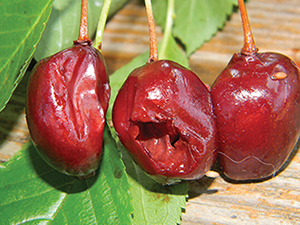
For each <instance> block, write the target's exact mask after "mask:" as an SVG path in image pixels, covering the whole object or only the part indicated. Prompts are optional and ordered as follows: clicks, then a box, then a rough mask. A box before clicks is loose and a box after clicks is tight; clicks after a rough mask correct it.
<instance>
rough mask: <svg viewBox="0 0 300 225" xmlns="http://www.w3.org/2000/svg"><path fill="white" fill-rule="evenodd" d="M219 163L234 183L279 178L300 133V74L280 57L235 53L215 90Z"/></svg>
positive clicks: (279, 55)
mask: <svg viewBox="0 0 300 225" xmlns="http://www.w3.org/2000/svg"><path fill="white" fill-rule="evenodd" d="M211 94H212V99H213V105H214V113H215V116H216V119H217V126H218V135H219V157H218V160H219V163H220V165H221V167H222V169H223V172H224V174H225V175H226V176H227V177H229V178H231V179H234V180H256V179H262V178H267V177H269V176H272V175H275V173H276V171H278V170H279V169H280V167H281V166H282V165H283V164H284V162H285V161H286V160H287V158H288V156H289V155H290V153H291V151H292V150H293V147H294V146H295V144H296V142H297V140H298V138H299V135H300V72H299V69H298V67H297V66H296V65H295V63H294V62H293V61H292V60H291V59H289V58H288V57H286V56H284V55H281V54H278V53H253V54H248V55H246V54H242V53H239V54H234V55H233V57H232V59H231V61H230V62H229V64H228V65H227V67H226V68H225V69H224V70H223V71H222V72H221V74H220V75H219V76H218V78H217V79H216V81H215V82H214V84H213V85H212V89H211Z"/></svg>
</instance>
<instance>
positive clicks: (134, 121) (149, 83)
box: [113, 60, 217, 184]
mask: <svg viewBox="0 0 300 225" xmlns="http://www.w3.org/2000/svg"><path fill="white" fill-rule="evenodd" d="M113 123H114V127H115V130H116V132H117V134H118V136H119V139H120V141H121V142H122V144H123V145H124V146H125V147H126V148H127V149H128V151H129V152H130V154H131V156H132V157H133V159H134V160H135V162H136V163H137V164H138V165H139V166H140V167H141V168H142V169H144V170H145V171H146V172H147V173H148V174H150V175H153V176H154V177H155V178H158V179H157V180H160V182H162V183H165V184H171V183H173V182H175V181H177V180H181V179H188V180H189V179H198V178H200V177H202V176H203V175H204V174H205V173H206V172H207V171H208V170H210V169H211V167H212V165H213V164H214V162H215V160H216V156H217V151H216V150H217V142H216V123H215V118H214V115H213V110H212V103H211V96H210V92H209V90H208V89H207V88H206V86H205V85H204V84H203V83H202V81H200V79H199V78H198V77H197V75H196V74H195V73H193V72H192V71H190V70H188V69H186V68H184V67H182V66H180V65H179V64H177V63H175V62H172V61H169V60H157V61H154V62H151V63H147V64H146V65H144V66H142V67H140V68H137V69H135V70H134V71H133V72H132V73H131V74H130V75H129V77H128V78H127V80H126V82H125V83H124V84H123V86H122V88H121V89H120V91H119V93H118V96H117V98H116V101H115V103H114V106H113Z"/></svg>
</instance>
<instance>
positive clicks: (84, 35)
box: [74, 0, 92, 45]
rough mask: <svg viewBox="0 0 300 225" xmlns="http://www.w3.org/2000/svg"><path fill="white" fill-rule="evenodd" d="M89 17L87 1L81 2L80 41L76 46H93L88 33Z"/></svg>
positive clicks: (82, 0)
mask: <svg viewBox="0 0 300 225" xmlns="http://www.w3.org/2000/svg"><path fill="white" fill-rule="evenodd" d="M87 18H88V15H87V0H81V16H80V28H79V36H78V40H76V41H74V44H80V45H92V40H91V39H90V38H89V31H88V20H87Z"/></svg>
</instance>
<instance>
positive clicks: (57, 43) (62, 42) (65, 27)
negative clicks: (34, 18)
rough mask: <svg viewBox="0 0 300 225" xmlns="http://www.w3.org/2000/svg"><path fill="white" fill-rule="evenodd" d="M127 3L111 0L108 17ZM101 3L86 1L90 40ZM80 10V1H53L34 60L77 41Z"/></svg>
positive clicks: (94, 0)
mask: <svg viewBox="0 0 300 225" xmlns="http://www.w3.org/2000/svg"><path fill="white" fill-rule="evenodd" d="M128 1H129V0H112V3H111V7H110V11H109V16H112V15H113V14H115V13H116V12H117V11H118V10H119V9H120V8H121V7H122V6H124V4H126V3H127V2H128ZM103 2H104V0H89V1H88V25H89V34H90V37H91V38H92V36H93V35H94V33H95V32H96V29H97V24H98V20H99V16H100V13H101V9H102V6H103ZM80 10H81V1H78V0H55V1H54V3H53V10H52V13H51V16H50V19H49V22H48V24H47V27H46V29H45V32H44V34H43V36H42V39H41V41H40V43H39V45H38V47H37V50H36V52H35V54H34V58H35V60H37V61H40V60H41V59H43V58H46V57H48V56H51V55H53V54H55V53H57V52H59V51H61V50H63V49H65V48H69V47H71V46H72V45H73V41H74V40H77V39H78V34H79V26H80Z"/></svg>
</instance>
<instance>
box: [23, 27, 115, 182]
mask: <svg viewBox="0 0 300 225" xmlns="http://www.w3.org/2000/svg"><path fill="white" fill-rule="evenodd" d="M80 34H81V36H82V37H79V39H78V40H77V41H75V44H74V46H73V47H71V48H68V49H65V50H63V51H61V52H59V53H57V54H55V55H53V56H51V57H49V58H46V59H43V60H41V61H40V62H39V63H38V64H37V65H36V66H35V67H34V69H33V71H32V73H31V75H30V78H29V83H28V89H27V104H26V105H27V107H26V118H27V123H28V128H29V131H30V134H31V138H32V141H33V143H34V145H35V147H36V149H37V151H38V153H39V154H40V155H41V156H42V158H43V159H44V160H45V161H46V162H47V163H48V164H50V165H51V166H52V167H53V168H55V169H57V170H58V171H60V172H62V173H65V174H68V175H72V176H77V177H80V178H85V177H88V176H92V175H93V174H94V173H95V170H96V169H97V168H98V166H99V163H100V156H101V150H102V142H103V141H102V139H103V132H104V125H105V114H106V111H107V108H108V101H109V97H110V87H109V84H108V76H107V74H106V67H105V63H104V58H103V56H102V55H101V53H100V52H99V51H98V50H97V49H95V48H93V47H92V46H91V40H90V39H88V34H87V33H85V35H82V31H81V33H80Z"/></svg>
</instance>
